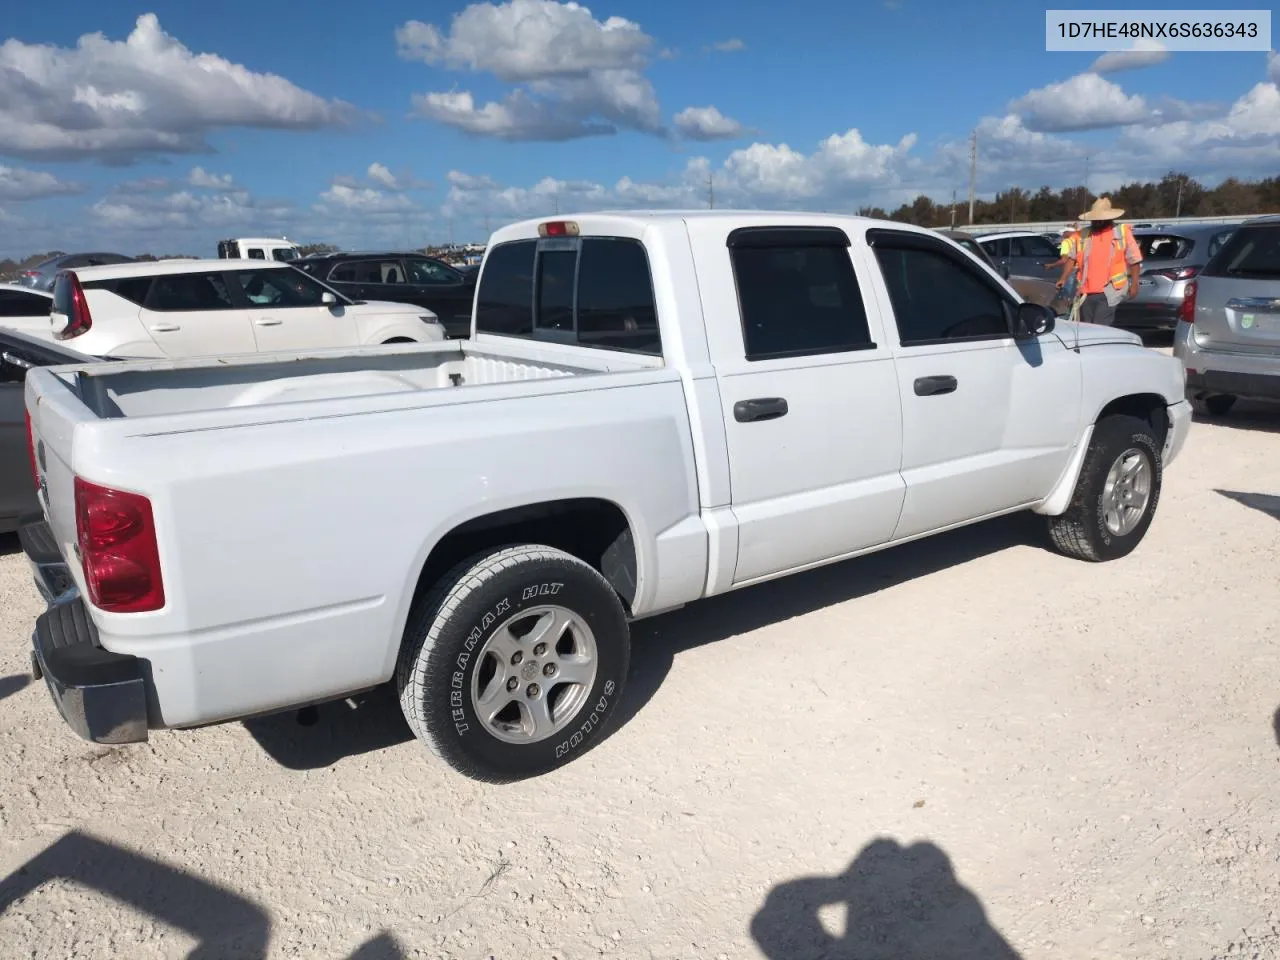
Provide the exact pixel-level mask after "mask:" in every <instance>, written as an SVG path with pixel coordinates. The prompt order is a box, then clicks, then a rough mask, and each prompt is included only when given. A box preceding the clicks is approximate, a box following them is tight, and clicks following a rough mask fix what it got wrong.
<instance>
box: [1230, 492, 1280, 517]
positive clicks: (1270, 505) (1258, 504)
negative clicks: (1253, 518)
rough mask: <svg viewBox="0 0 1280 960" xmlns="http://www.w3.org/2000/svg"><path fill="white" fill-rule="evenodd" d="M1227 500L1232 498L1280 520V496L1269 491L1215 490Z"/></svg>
mask: <svg viewBox="0 0 1280 960" xmlns="http://www.w3.org/2000/svg"><path fill="white" fill-rule="evenodd" d="M1214 492H1215V493H1220V494H1222V496H1224V497H1226V498H1227V499H1228V500H1234V501H1235V502H1236V503H1238V504H1241V505H1242V506H1246V507H1249V508H1251V509H1253V510H1257V511H1258V512H1259V513H1265V514H1266V515H1267V516H1269V517H1274V518H1275V519H1277V520H1280V497H1276V496H1273V495H1271V494H1269V493H1241V492H1240V491H1238V490H1215V491H1214Z"/></svg>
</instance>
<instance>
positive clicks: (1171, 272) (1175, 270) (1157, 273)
mask: <svg viewBox="0 0 1280 960" xmlns="http://www.w3.org/2000/svg"><path fill="white" fill-rule="evenodd" d="M1199 272H1200V268H1199V267H1169V268H1168V269H1167V270H1151V271H1149V273H1150V274H1151V276H1153V277H1164V278H1165V279H1166V280H1174V281H1177V280H1190V279H1191V278H1192V277H1194V276H1195V275H1196V274H1197V273H1199Z"/></svg>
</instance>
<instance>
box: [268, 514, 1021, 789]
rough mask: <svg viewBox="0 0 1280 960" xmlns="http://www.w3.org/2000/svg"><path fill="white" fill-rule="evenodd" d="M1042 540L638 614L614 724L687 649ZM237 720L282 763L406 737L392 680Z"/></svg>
mask: <svg viewBox="0 0 1280 960" xmlns="http://www.w3.org/2000/svg"><path fill="white" fill-rule="evenodd" d="M1044 540H1045V534H1044V519H1043V518H1042V517H1038V516H1035V515H1033V514H1029V513H1019V514H1013V515H1011V516H1008V517H1001V518H998V519H996V520H990V521H987V522H986V523H981V524H977V525H975V526H972V527H967V528H964V529H961V530H955V531H952V532H950V533H944V534H939V535H937V536H933V537H930V538H928V539H927V540H919V541H916V542H914V543H909V544H904V545H903V546H900V547H895V548H893V549H891V550H886V551H883V552H881V553H877V554H873V555H870V556H865V557H857V558H855V559H853V560H846V561H843V562H842V563H838V564H834V565H832V566H829V567H821V568H819V569H817V570H811V571H809V572H807V573H800V574H795V575H793V576H789V577H784V578H783V579H780V580H775V581H773V582H771V583H765V584H761V585H760V586H756V587H748V588H747V589H745V590H736V591H733V592H732V593H727V594H723V595H721V596H718V597H712V598H710V599H708V600H701V601H699V602H697V603H694V604H690V605H689V606H688V607H686V608H684V609H683V610H678V611H675V612H673V613H669V614H665V615H664V616H661V617H654V618H653V619H650V620H641V621H638V622H637V623H636V624H635V625H634V626H633V627H632V640H631V673H630V675H629V676H628V678H627V688H626V692H625V693H624V695H623V697H622V703H621V705H620V706H619V712H618V716H617V717H616V718H615V722H614V724H613V726H612V728H611V732H616V731H617V730H619V729H620V728H621V727H622V726H623V725H625V724H626V723H628V722H629V721H630V720H631V719H632V718H633V717H634V716H635V715H636V714H637V713H639V712H640V711H641V710H643V709H644V707H645V705H646V704H647V703H648V702H649V701H650V700H651V699H652V698H653V696H654V694H655V693H657V692H658V690H659V688H661V686H662V683H663V680H665V679H666V676H667V674H668V673H669V672H670V671H671V667H672V664H673V663H674V662H675V658H676V656H677V655H678V654H680V653H682V652H684V651H685V650H691V649H694V648H695V647H700V646H702V645H704V644H708V643H716V642H717V641H720V640H724V639H727V638H728V637H733V636H737V635H738V634H741V633H749V632H750V631H752V630H757V629H759V628H761V627H764V626H768V625H769V624H772V623H778V622H781V621H783V620H789V619H791V618H792V617H799V616H803V615H805V614H807V613H812V612H813V611H815V610H820V609H822V608H823V607H828V606H832V605H833V604H837V603H843V602H845V601H848V600H855V599H857V598H858V597H863V596H868V595H870V594H873V593H875V592H877V591H879V590H884V589H886V588H888V587H892V586H895V585H897V584H900V583H905V582H907V581H908V580H914V579H916V578H918V577H924V576H928V575H929V574H931V573H937V572H939V571H941V570H945V569H947V568H948V567H953V566H957V565H959V564H962V563H968V562H969V561H970V560H975V559H977V558H978V557H982V556H986V555H988V554H992V553H996V552H999V551H1001V550H1007V549H1009V548H1010V547H1016V546H1024V545H1026V544H1031V543H1037V542H1042V541H1044ZM244 726H245V729H246V730H248V732H249V734H250V736H252V737H253V738H254V740H256V741H257V742H258V745H259V746H261V747H262V749H263V750H264V751H265V752H266V753H267V754H268V756H270V757H271V758H272V759H273V760H275V761H276V763H278V764H280V765H281V766H282V767H285V768H286V769H289V770H314V769H317V768H320V767H327V766H331V765H333V764H335V763H337V762H339V761H340V760H342V759H344V758H346V757H351V756H359V755H360V754H364V753H369V752H372V751H375V750H382V749H385V748H388V747H394V746H398V745H399V744H402V743H407V742H409V741H411V740H412V739H413V734H412V733H411V732H410V730H409V727H408V725H407V724H406V723H405V720H404V716H403V715H402V714H401V712H400V705H399V703H398V702H397V699H396V696H395V692H394V691H393V690H392V689H391V688H390V686H384V687H380V688H378V689H377V690H373V691H371V692H369V693H367V694H362V695H360V696H358V697H353V698H350V699H349V700H340V701H335V702H333V703H326V704H321V705H320V706H318V707H309V708H306V709H304V710H301V711H288V712H286V713H279V714H272V715H270V716H265V717H259V718H255V719H252V720H246V721H245V722H244ZM606 739H607V737H606Z"/></svg>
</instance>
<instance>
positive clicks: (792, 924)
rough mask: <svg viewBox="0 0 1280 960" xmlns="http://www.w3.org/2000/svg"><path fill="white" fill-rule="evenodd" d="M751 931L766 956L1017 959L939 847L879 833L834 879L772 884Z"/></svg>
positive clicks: (795, 959) (794, 959)
mask: <svg viewBox="0 0 1280 960" xmlns="http://www.w3.org/2000/svg"><path fill="white" fill-rule="evenodd" d="M824 921H825V922H824ZM751 936H752V938H753V939H754V940H755V942H756V944H757V945H758V946H759V947H760V950H761V952H762V953H763V954H764V955H765V956H766V957H768V958H769V960H1019V955H1018V953H1017V952H1016V951H1015V950H1014V949H1013V947H1012V946H1010V945H1009V943H1008V942H1006V941H1005V939H1004V937H1002V936H1001V935H1000V934H999V933H998V932H997V931H996V929H995V928H994V927H992V926H991V924H990V923H988V921H987V915H986V911H985V910H984V909H983V907H982V903H981V901H980V900H978V898H977V897H976V896H974V895H973V893H972V892H971V891H969V890H968V889H967V888H966V887H964V886H962V885H961V884H960V882H959V880H957V879H956V875H955V871H954V870H953V868H952V866H951V861H950V859H948V857H947V855H946V854H945V853H943V852H942V850H941V849H939V848H938V847H936V846H935V845H934V844H932V843H915V844H912V845H911V846H909V847H903V846H901V845H900V844H898V843H897V842H896V841H893V840H889V839H884V838H881V839H878V840H874V841H873V842H871V843H869V844H868V845H867V846H866V847H864V848H863V849H862V852H861V853H859V854H858V856H857V857H856V858H855V859H854V861H853V862H852V863H851V864H849V869H847V870H846V871H845V872H844V873H842V874H840V875H838V876H834V877H800V878H798V879H796V880H790V881H788V882H786V883H781V884H779V885H778V886H776V887H774V888H773V889H772V890H771V891H770V892H769V894H768V896H767V897H766V899H765V902H764V906H762V907H761V908H760V910H759V912H758V913H756V915H755V916H754V917H753V918H752V919H751Z"/></svg>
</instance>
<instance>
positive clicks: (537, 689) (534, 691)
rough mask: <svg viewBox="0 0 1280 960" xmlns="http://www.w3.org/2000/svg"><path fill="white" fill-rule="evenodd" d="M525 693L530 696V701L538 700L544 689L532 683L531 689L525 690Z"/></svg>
mask: <svg viewBox="0 0 1280 960" xmlns="http://www.w3.org/2000/svg"><path fill="white" fill-rule="evenodd" d="M525 693H527V694H528V695H529V697H530V699H536V698H537V696H538V694H540V693H542V688H541V687H539V686H538V685H537V684H536V683H531V684H529V688H528V689H527V690H525Z"/></svg>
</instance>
